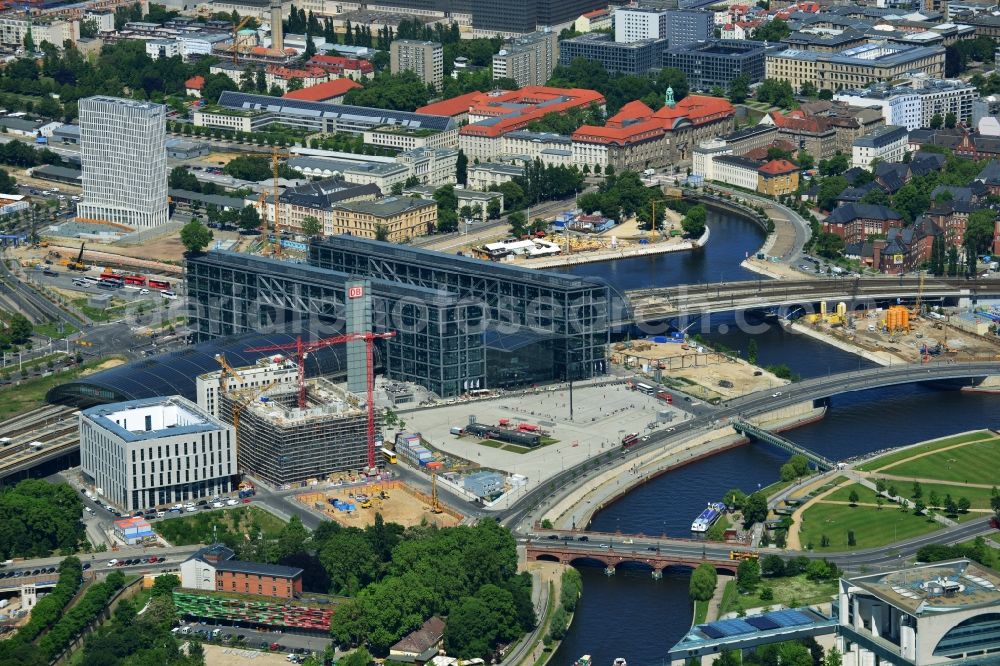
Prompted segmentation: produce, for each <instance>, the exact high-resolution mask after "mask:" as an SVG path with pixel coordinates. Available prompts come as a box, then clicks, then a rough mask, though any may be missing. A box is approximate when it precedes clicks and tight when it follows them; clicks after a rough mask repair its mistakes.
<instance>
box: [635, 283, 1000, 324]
mask: <svg viewBox="0 0 1000 666" xmlns="http://www.w3.org/2000/svg"><path fill="white" fill-rule="evenodd" d="M918 294H921V295H922V297H923V298H925V299H939V298H969V299H978V298H984V297H1000V280H996V279H977V280H966V279H957V278H927V279H925V281H924V285H923V290H922V292H921V286H920V279H919V278H915V277H896V278H892V277H863V278H850V277H845V278H824V279H810V280H755V281H746V282H720V283H716V284H696V285H683V286H680V287H663V288H656V289H637V290H632V291H628V292H625V296H626V297H627V299H628V302H629V305H630V306H631V310H632V316H633V318H634V321H635V322H636V323H639V324H642V323H645V322H655V321H663V320H664V319H669V318H672V317H677V316H681V315H700V314H702V315H703V314H712V313H716V312H727V311H731V310H746V309H752V308H770V307H787V306H794V305H804V306H809V305H810V304H812V303H817V302H819V301H824V300H825V301H830V302H833V303H837V302H840V301H844V302H847V303H848V305H849V306H850V305H851V303H857V302H859V301H869V300H879V301H885V300H893V299H896V298H901V299H905V300H913V299H915V298H916V297H917V295H918Z"/></svg>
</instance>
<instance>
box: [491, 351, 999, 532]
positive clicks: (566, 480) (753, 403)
mask: <svg viewBox="0 0 1000 666" xmlns="http://www.w3.org/2000/svg"><path fill="white" fill-rule="evenodd" d="M996 374H1000V361H975V362H969V363H950V362H944V361H942V362H931V363H924V364H902V365H898V366H888V367H876V368H870V369H864V370H854V371H851V372H843V373H838V374H834V375H827V376H824V377H814V378H811V379H806V380H803V381H801V382H796V383H794V384H790V385H788V386H786V387H783V388H782V389H781V390H780V391H774V390H773V389H770V390H766V391H757V392H755V393H751V394H749V395H745V396H742V397H739V398H734V399H732V400H730V401H728V402H726V403H723V404H722V405H720V406H718V407H716V408H714V409H712V410H711V411H709V412H707V413H706V414H704V415H701V416H696V417H695V418H692V419H689V420H687V421H684V422H681V423H679V424H677V425H676V426H673V427H672V428H670V429H669V430H661V431H658V432H654V433H652V434H650V436H649V439H648V440H647V441H640V442H637V443H636V444H635V445H634V446H633V447H632V448H631V449H630V450H629V451H628V452H627V454H626V453H623V452H622V451H620V450H611V451H605V452H603V453H601V454H600V455H599V456H596V457H594V458H591V459H589V460H586V461H584V462H581V463H579V464H577V465H574V466H572V467H570V468H568V469H566V470H563V471H561V472H559V473H558V474H556V475H554V476H553V477H551V478H549V479H548V480H547V481H546V482H545V483H544V484H542V485H539V486H536V487H535V488H532V489H531V490H530V491H528V492H527V493H526V494H525V495H523V496H522V497H521V498H520V499H519V500H518V501H517V503H516V504H514V505H513V506H512V507H511V508H509V509H504V510H502V511H498V512H497V513H495V514H494V515H496V516H497V517H498V518H500V519H501V520H502V521H503V523H504V524H506V525H507V526H509V527H511V528H513V529H514V530H515V531H517V532H518V533H520V534H526V533H528V532H530V531H531V530H532V529H533V527H532V526H533V525H534V523H535V522H536V521H539V520H541V518H542V516H543V515H544V513H545V512H546V511H547V510H548V509H549V508H550V507H552V506H554V505H555V504H556V503H558V502H560V501H561V500H563V499H564V498H566V497H568V496H569V495H570V494H571V493H573V492H574V491H575V490H576V489H577V488H579V487H580V486H582V485H585V484H588V483H591V481H592V479H593V478H594V477H595V476H597V475H599V474H602V473H604V472H606V471H608V470H610V469H613V468H615V467H617V466H619V465H621V464H622V463H623V462H624V461H623V456H625V455H627V457H628V460H632V459H633V458H634V457H636V456H638V455H641V454H644V453H649V452H653V451H656V450H662V449H667V448H671V447H676V446H678V445H679V444H681V443H682V442H684V441H686V440H688V439H690V438H692V437H695V436H698V435H703V434H706V433H708V432H711V431H714V430H716V429H717V428H719V427H721V426H723V425H725V424H727V423H728V422H729V420H731V419H738V418H739V419H750V418H752V417H754V416H758V415H761V414H766V413H768V412H773V411H777V410H780V409H782V408H785V407H791V406H793V405H798V404H801V403H804V402H808V401H815V400H820V399H823V398H829V397H832V396H835V395H839V394H841V393H848V392H852V391H864V390H868V389H875V388H882V387H886V386H895V385H900V384H909V383H913V382H928V381H934V382H940V381H953V382H958V383H965V382H968V383H969V384H972V383H974V382H975V381H977V380H978V379H979V378H983V377H987V376H990V375H996Z"/></svg>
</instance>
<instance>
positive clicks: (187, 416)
mask: <svg viewBox="0 0 1000 666" xmlns="http://www.w3.org/2000/svg"><path fill="white" fill-rule="evenodd" d="M80 466H81V468H82V470H83V473H84V476H85V477H86V478H87V480H88V481H89V482H90V483H92V484H93V485H94V488H95V489H96V491H97V494H98V496H99V497H100V498H101V499H103V500H105V501H107V502H108V503H109V504H111V505H112V506H115V507H117V508H119V509H121V510H122V511H125V512H128V513H131V512H133V511H136V510H138V509H146V508H150V507H154V506H161V505H165V504H170V503H171V502H184V501H187V500H193V499H197V498H201V497H212V496H214V495H218V494H222V493H227V492H229V491H231V490H233V489H234V488H235V487H236V486H235V484H234V481H233V478H234V475H235V474H236V473H237V469H238V468H237V463H236V433H235V431H234V430H233V427H232V426H230V425H227V424H225V423H223V422H221V421H220V420H218V419H217V418H215V417H213V416H211V415H210V414H208V413H207V412H205V411H204V410H202V409H200V408H199V407H198V406H197V405H195V404H194V403H193V402H191V401H190V400H187V399H186V398H182V397H180V396H172V397H166V398H145V399H142V400H131V401H128V402H119V403H113V404H109V405H100V406H98V407H91V408H90V409H85V410H83V411H82V412H80Z"/></svg>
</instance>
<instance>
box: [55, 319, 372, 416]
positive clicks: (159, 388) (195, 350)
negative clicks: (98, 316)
mask: <svg viewBox="0 0 1000 666" xmlns="http://www.w3.org/2000/svg"><path fill="white" fill-rule="evenodd" d="M299 333H301V335H302V339H303V340H312V339H314V338H315V336H313V335H311V334H310V333H309V332H308V331H301V332H296V333H286V332H273V333H257V332H254V333H245V334H243V335H237V336H231V337H227V338H217V339H215V340H209V341H207V342H202V343H199V344H196V345H191V346H190V347H185V348H184V349H180V350H178V351H172V352H167V353H165V354H159V355H157V356H151V357H149V358H144V359H141V360H138V361H133V362H132V363H126V364H125V365H120V366H118V367H115V368H110V369H108V370H104V371H103V372H98V373H95V374H93V375H89V376H87V377H81V378H79V379H76V380H74V381H71V382H67V383H65V384H61V385H59V386H56V387H54V388H52V389H51V390H50V391H49V392H48V394H47V395H46V396H45V399H46V400H47V401H48V402H50V403H57V404H64V405H71V406H73V407H92V406H94V405H103V404H106V403H109V402H124V401H126V400H139V399H142V398H154V397H160V396H168V395H181V396H184V397H185V398H187V399H188V400H191V401H192V402H193V401H195V400H197V395H196V388H195V378H196V377H197V376H198V375H202V374H205V373H206V372H214V371H215V370H218V369H219V364H218V363H217V362H216V360H215V356H216V354H225V356H226V360H227V361H228V362H229V364H230V365H232V366H233V367H236V368H238V367H242V366H247V365H253V364H254V363H256V361H257V359H259V358H262V357H264V356H269V355H270V353H269V352H268V353H265V352H255V353H251V352H246V351H245V350H246V349H248V348H250V347H265V346H269V345H283V344H288V343H291V342H295V338H296V335H297V334H299ZM375 351H376V357H375V364H376V367H378V366H380V365H381V362H380V360H379V359H380V357H379V356H378V348H377V347H376V349H375ZM346 373H347V350H346V348H345V346H344V345H336V346H332V347H323V348H322V349H320V350H318V351H316V352H314V353H312V354H309V355H308V356H307V357H306V376H307V377H316V376H319V375H341V376H343V375H346Z"/></svg>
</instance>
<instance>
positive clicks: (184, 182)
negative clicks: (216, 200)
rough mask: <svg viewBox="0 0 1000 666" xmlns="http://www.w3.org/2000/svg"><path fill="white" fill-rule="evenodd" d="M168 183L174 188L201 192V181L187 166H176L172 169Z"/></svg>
mask: <svg viewBox="0 0 1000 666" xmlns="http://www.w3.org/2000/svg"><path fill="white" fill-rule="evenodd" d="M167 185H168V186H169V187H170V189H172V190H188V191H190V192H201V183H199V182H198V179H197V178H196V177H195V175H194V174H193V173H191V172H190V171H188V169H187V167H183V166H176V167H174V168H173V169H171V170H170V176H168V178H167Z"/></svg>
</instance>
